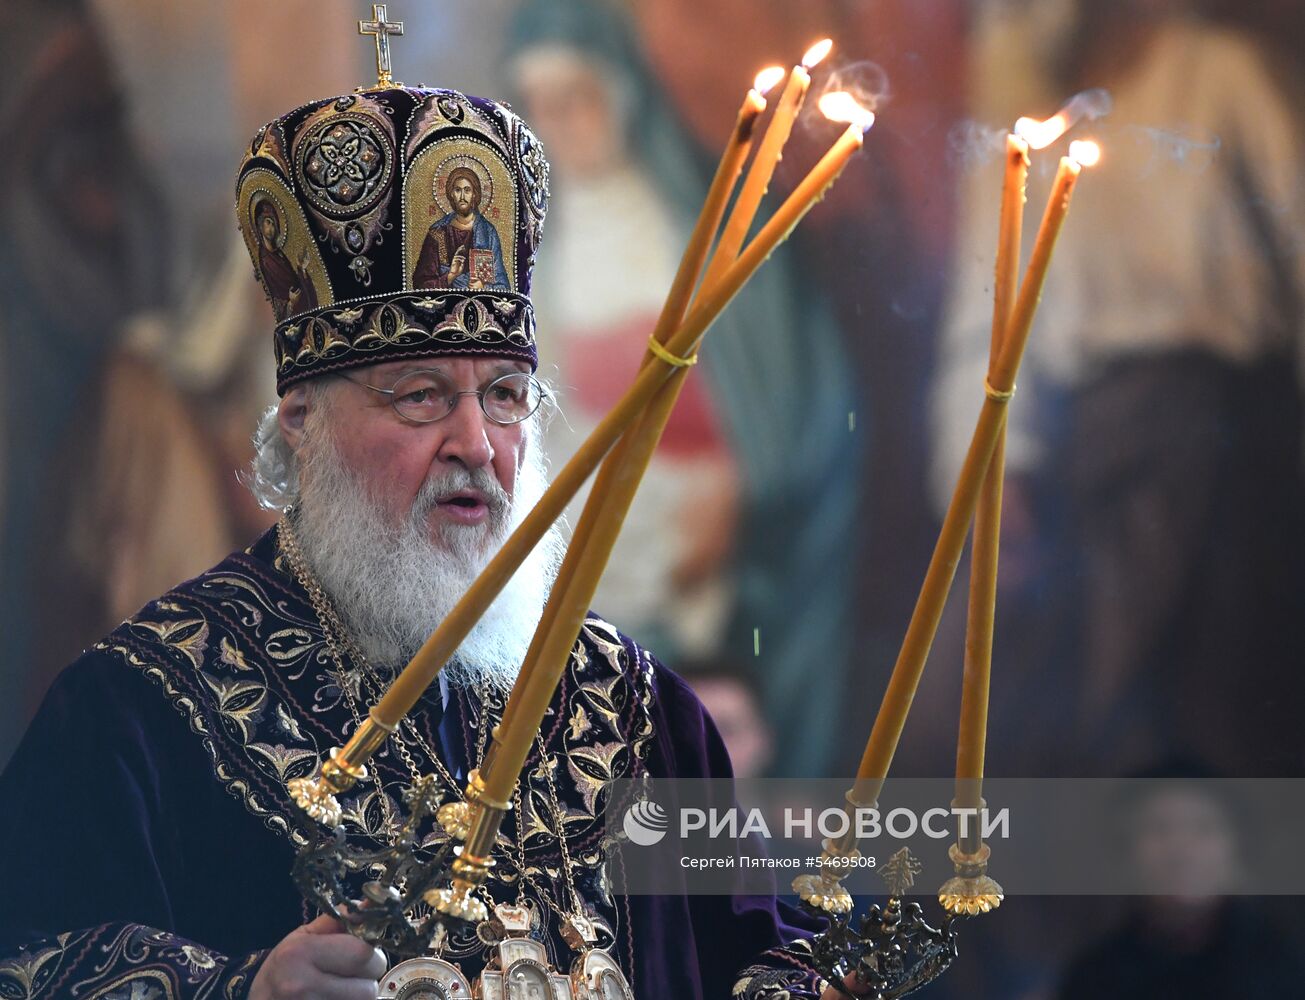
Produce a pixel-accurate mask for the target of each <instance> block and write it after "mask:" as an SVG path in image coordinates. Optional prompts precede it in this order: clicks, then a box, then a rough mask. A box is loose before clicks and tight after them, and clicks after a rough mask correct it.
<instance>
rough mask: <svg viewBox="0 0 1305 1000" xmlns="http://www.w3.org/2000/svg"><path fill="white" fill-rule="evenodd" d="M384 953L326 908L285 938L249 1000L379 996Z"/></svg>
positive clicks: (369, 999)
mask: <svg viewBox="0 0 1305 1000" xmlns="http://www.w3.org/2000/svg"><path fill="white" fill-rule="evenodd" d="M387 964H388V963H387V962H386V960H385V956H384V955H383V954H382V953H381V952H380V951H379V950H378V949H376V948H373V947H372V946H371V945H369V944H368V943H367V942H366V941H362V940H360V939H358V938H356V937H354V936H353V935H352V934H350V933H348V932H347V931H346V930H345V929H344V925H343V924H341V923H340V921H339V920H337V919H336V918H335V917H332V916H328V915H326V914H323V915H322V916H320V917H318V918H317V919H316V920H314V921H313V922H312V923H311V924H305V925H304V926H303V927H300V928H298V929H297V930H293V931H291V932H290V933H289V934H288V935H286V936H285V937H284V938H282V940H281V943H280V944H278V945H277V946H276V947H275V948H273V949H272V951H271V952H270V953H269V954H268V956H267V958H266V959H265V960H264V961H263V966H262V968H260V969H259V970H258V975H256V976H255V977H254V982H253V984H252V985H251V986H250V989H249V996H250V1000H310V998H311V1000H376V994H377V991H378V983H377V981H378V980H379V979H380V978H381V976H383V975H385V969H386V967H387Z"/></svg>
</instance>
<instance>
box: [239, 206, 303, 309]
mask: <svg viewBox="0 0 1305 1000" xmlns="http://www.w3.org/2000/svg"><path fill="white" fill-rule="evenodd" d="M254 231H255V233H257V235H258V270H259V273H260V274H262V276H263V284H264V286H265V287H266V288H267V294H268V295H269V296H270V297H271V299H272V309H273V311H274V312H275V313H276V318H277V319H278V320H283V319H285V318H286V317H287V316H294V315H297V314H298V313H301V312H305V311H307V310H309V309H316V308H317V290H316V289H315V288H314V287H313V279H312V278H311V277H309V275H308V248H307V247H304V250H303V252H302V253H301V254H300V255H299V260H298V261H297V262H296V263H293V264H292V263H291V262H290V258H289V257H287V256H286V253H285V249H284V248H285V242H286V227H285V222H284V220H283V219H282V217H281V210H280V208H279V207H278V205H277V204H276V202H275V201H273V200H272V199H271V198H268V197H263V198H259V199H257V200H256V201H255V202H254Z"/></svg>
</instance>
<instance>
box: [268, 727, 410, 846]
mask: <svg viewBox="0 0 1305 1000" xmlns="http://www.w3.org/2000/svg"><path fill="white" fill-rule="evenodd" d="M392 732H394V727H393V726H386V725H385V724H384V723H382V722H379V721H377V719H376V717H375V716H374V715H368V717H367V718H366V719H364V720H363V724H362V725H361V726H359V727H358V728H357V730H355V731H354V734H353V735H352V736H350V737H349V741H348V742H347V743H345V745H344V746H343V747H335V748H334V749H332V750H331V753H330V756H329V757H328V758H327V759H326V760H325V761H323V762H322V767H321V770H320V771H319V772H318V774H317V776H316V777H313V778H294V779H293V780H291V781H289V782H287V783H286V788H287V789H288V790H289V792H290V797H291V798H292V799H294V802H295V805H297V806H298V807H299V808H300V809H302V810H303V811H304V812H306V813H307V814H308V815H309V816H310V817H312V818H313V819H315V820H316V821H317V822H319V823H321V824H322V825H323V826H328V827H336V826H339V825H340V818H341V811H340V802H339V800H338V799H337V798H336V796H337V795H338V794H340V793H341V792H347V791H348V790H349V789H350V788H352V787H353V786H354V785H356V784H357V783H358V782H359V781H362V780H363V779H364V778H366V777H367V767H366V764H367V761H369V760H371V757H372V754H374V753H375V752H376V751H377V750H379V749H380V747H381V745H382V744H384V743H385V741H386V740H387V739H389V737H390V734H391V733H392Z"/></svg>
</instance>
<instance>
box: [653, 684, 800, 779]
mask: <svg viewBox="0 0 1305 1000" xmlns="http://www.w3.org/2000/svg"><path fill="white" fill-rule="evenodd" d="M675 672H676V673H677V674H679V675H680V676H681V677H683V678H684V679H685V680H686V681H688V682H689V687H691V688H692V689H693V693H694V694H696V695H697V696H698V700H699V701H701V702H702V704H703V706H704V707H705V708H706V709H707V714H708V715H709V716H711V720H712V721H713V722H714V723H715V724H716V728H717V730H719V731H720V738H721V740H722V741H723V742H724V743H725V749H726V750H728V751H729V755H730V763H731V764H732V765H733V767H734V777H736V778H759V777H762V776H763V775H764V774H765V773H766V771H767V769H768V768H769V767H770V764H771V762H772V760H773V759H774V751H775V735H774V733H773V732H772V731H771V728H770V724H769V723H768V722H767V721H766V716H765V714H764V713H763V712H762V706H761V695H760V692H759V691H758V690H757V679H756V676H755V675H754V674H752V673H751V672H750V671H748V670H746V669H745V668H744V666H743V664H742V663H739V662H738V661H736V660H729V659H725V658H720V659H704V660H682V661H681V662H679V663H677V664H676V665H675Z"/></svg>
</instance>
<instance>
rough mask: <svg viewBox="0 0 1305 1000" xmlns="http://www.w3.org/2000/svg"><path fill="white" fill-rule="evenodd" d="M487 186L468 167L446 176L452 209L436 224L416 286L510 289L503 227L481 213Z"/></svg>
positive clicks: (423, 248)
mask: <svg viewBox="0 0 1305 1000" xmlns="http://www.w3.org/2000/svg"><path fill="white" fill-rule="evenodd" d="M485 195H486V192H485V186H484V183H483V182H482V180H481V178H480V176H479V174H478V173H477V172H476V171H475V170H473V169H472V168H471V167H469V166H465V165H463V166H457V167H454V168H453V169H452V170H450V171H449V172H448V174H447V175H446V176H445V178H444V197H445V199H446V202H447V205H448V208H449V211H448V212H447V213H446V214H445V215H444V216H443V217H442V218H439V219H437V220H435V222H434V223H432V224H431V227H430V229H429V230H428V231H427V233H426V239H425V241H424V242H423V243H422V245H421V255H420V256H419V257H418V258H417V267H416V270H415V271H414V272H413V275H412V287H413V288H466V289H472V290H475V289H481V288H502V289H508V288H510V287H511V286H510V285H509V284H508V276H507V270H506V269H505V268H504V266H503V245H502V243H501V241H500V240H499V235H498V230H497V229H496V228H495V227H494V224H493V223H492V222H490V221H489V220H488V219H487V218H485V216H484V215H483V214H482V212H481V205H482V204H483V203H484V202H485V200H486V199H485Z"/></svg>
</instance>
